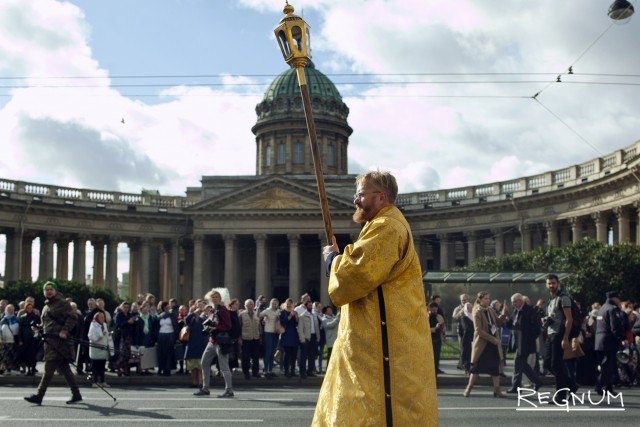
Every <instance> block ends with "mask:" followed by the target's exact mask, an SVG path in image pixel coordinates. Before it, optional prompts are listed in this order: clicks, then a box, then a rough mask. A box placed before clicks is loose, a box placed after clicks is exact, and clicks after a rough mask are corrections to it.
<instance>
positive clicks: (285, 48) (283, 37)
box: [278, 30, 291, 57]
mask: <svg viewBox="0 0 640 427" xmlns="http://www.w3.org/2000/svg"><path fill="white" fill-rule="evenodd" d="M278 44H279V45H280V50H282V53H283V55H284V56H285V57H288V56H290V55H291V49H290V48H289V42H288V41H287V34H286V33H285V32H284V30H280V31H278Z"/></svg>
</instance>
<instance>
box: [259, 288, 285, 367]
mask: <svg viewBox="0 0 640 427" xmlns="http://www.w3.org/2000/svg"><path fill="white" fill-rule="evenodd" d="M279 304H280V302H279V301H278V299H277V298H272V299H271V302H270V303H269V308H267V309H266V310H262V311H261V312H260V314H258V316H259V317H260V318H261V319H263V321H264V335H263V340H264V376H265V378H273V377H275V376H276V374H274V373H273V355H274V353H275V352H276V345H277V344H278V337H279V336H280V334H281V333H282V332H284V328H283V327H282V325H281V324H280V310H278V305H279Z"/></svg>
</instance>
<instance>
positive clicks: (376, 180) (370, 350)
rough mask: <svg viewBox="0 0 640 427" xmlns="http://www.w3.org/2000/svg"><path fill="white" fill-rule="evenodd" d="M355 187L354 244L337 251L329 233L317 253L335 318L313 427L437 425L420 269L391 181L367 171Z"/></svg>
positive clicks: (357, 179)
mask: <svg viewBox="0 0 640 427" xmlns="http://www.w3.org/2000/svg"><path fill="white" fill-rule="evenodd" d="M356 186H357V187H356V194H355V196H354V204H355V206H356V211H355V213H354V214H353V220H354V221H355V222H357V223H359V224H364V227H363V228H362V230H361V231H360V235H359V236H358V239H357V240H356V242H355V243H352V244H350V245H347V246H346V247H345V248H344V251H343V253H342V254H341V253H340V249H339V248H338V245H337V243H336V238H335V236H333V238H332V244H331V245H329V246H326V247H325V248H324V250H323V255H324V257H325V262H326V267H327V273H328V275H329V296H330V297H331V300H332V302H333V303H334V304H335V305H336V306H339V307H341V313H342V316H341V317H342V319H341V321H340V325H339V326H338V336H337V339H336V342H335V344H334V346H333V351H332V354H331V360H330V361H329V365H328V367H327V372H326V376H325V378H324V381H323V383H322V389H321V390H320V395H319V397H318V403H317V406H316V411H315V414H314V418H313V423H312V425H313V426H383V425H386V426H392V425H393V424H395V425H396V426H417V425H420V426H437V425H438V404H437V395H436V381H435V369H434V361H433V347H432V345H431V333H430V328H429V318H428V313H427V310H426V304H425V295H424V290H423V286H422V271H421V269H420V262H419V260H418V256H417V254H416V251H415V249H414V246H413V236H412V235H411V229H410V228H409V224H408V223H407V221H406V220H405V218H404V216H403V215H402V213H401V212H400V210H399V209H398V208H397V207H395V206H394V202H395V200H396V197H397V195H398V185H397V183H396V179H395V178H394V177H393V175H391V174H390V173H389V172H380V171H375V172H369V173H367V174H363V175H360V176H358V177H357V178H356Z"/></svg>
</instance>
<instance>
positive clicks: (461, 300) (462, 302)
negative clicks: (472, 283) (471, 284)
mask: <svg viewBox="0 0 640 427" xmlns="http://www.w3.org/2000/svg"><path fill="white" fill-rule="evenodd" d="M468 302H469V298H467V296H466V295H462V296H461V297H460V305H465V304H466V303H468Z"/></svg>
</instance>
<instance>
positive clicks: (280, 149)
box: [276, 141, 286, 165]
mask: <svg viewBox="0 0 640 427" xmlns="http://www.w3.org/2000/svg"><path fill="white" fill-rule="evenodd" d="M285 158H286V155H285V145H284V142H282V141H281V142H280V143H279V144H278V158H277V160H276V164H278V165H284V161H285Z"/></svg>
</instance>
